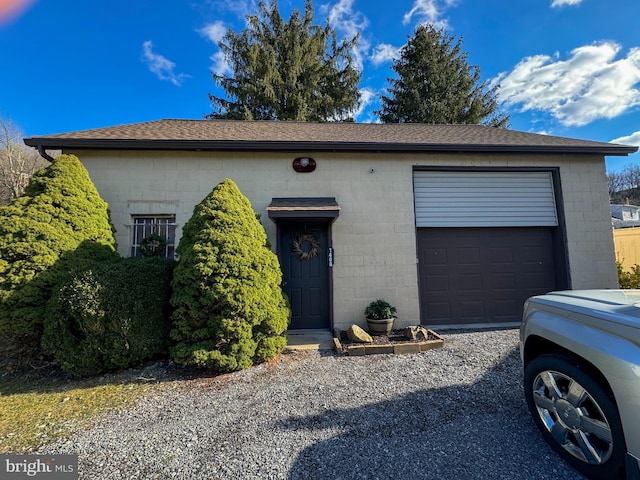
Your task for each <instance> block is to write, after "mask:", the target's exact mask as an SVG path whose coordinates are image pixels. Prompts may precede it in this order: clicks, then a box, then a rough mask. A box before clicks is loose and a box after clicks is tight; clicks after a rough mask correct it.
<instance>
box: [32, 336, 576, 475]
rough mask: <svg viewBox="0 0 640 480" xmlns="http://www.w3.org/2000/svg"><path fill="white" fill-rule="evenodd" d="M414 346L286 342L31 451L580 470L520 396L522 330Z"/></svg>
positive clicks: (378, 469) (238, 471)
mask: <svg viewBox="0 0 640 480" xmlns="http://www.w3.org/2000/svg"><path fill="white" fill-rule="evenodd" d="M444 337H445V346H444V347H443V348H441V349H438V350H431V351H428V352H424V353H419V354H410V355H397V356H394V355H370V356H367V357H342V356H337V355H335V354H334V353H332V352H294V353H287V354H284V355H283V356H282V357H281V358H280V359H279V360H278V361H277V362H275V363H274V364H272V365H260V366H258V367H254V368H251V369H249V370H246V371H243V372H238V373H234V374H230V375H224V376H220V377H213V378H197V379H192V380H182V381H170V382H169V383H168V388H167V389H166V390H164V391H162V392H160V393H157V394H154V395H152V396H149V397H147V398H146V399H144V400H143V401H141V402H140V403H139V404H137V405H136V406H135V407H134V408H131V409H129V410H126V411H124V412H119V413H118V414H112V415H108V416H106V417H103V418H101V419H100V420H99V421H98V422H97V423H96V424H95V426H94V427H93V428H91V429H88V430H85V431H82V432H80V433H78V434H76V435H75V436H73V437H72V438H70V439H68V440H66V441H63V442H60V443H57V444H53V445H49V446H47V447H46V448H43V449H42V450H41V451H40V452H38V453H75V454H79V455H80V473H81V475H80V478H84V479H101V480H102V479H131V478H141V479H151V478H153V479H155V478H158V479H161V478H162V479H164V478H180V479H206V478H210V479H300V480H302V479H304V480H309V479H345V480H346V479H366V480H372V479H456V480H461V479H474V480H475V479H509V480H513V479H563V480H573V479H581V478H582V477H581V476H580V475H578V474H577V473H576V472H575V471H574V470H573V469H571V468H570V467H568V466H567V465H566V464H564V463H563V462H562V460H560V458H559V457H558V456H556V454H555V453H554V452H553V451H552V450H551V449H550V448H548V447H547V445H546V444H545V443H544V442H543V440H542V438H541V436H540V435H539V434H538V432H537V430H536V429H535V427H534V426H533V423H532V421H531V419H530V417H529V414H528V412H527V409H526V406H525V402H524V399H523V395H522V387H521V373H520V360H519V357H518V350H517V342H518V332H517V330H515V329H511V330H497V331H485V332H473V333H464V332H462V333H448V332H444Z"/></svg>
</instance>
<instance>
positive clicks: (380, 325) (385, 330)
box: [367, 317, 394, 335]
mask: <svg viewBox="0 0 640 480" xmlns="http://www.w3.org/2000/svg"><path fill="white" fill-rule="evenodd" d="M393 320H394V318H393V317H391V318H383V319H381V320H374V319H373V318H367V325H368V327H369V333H370V334H371V335H388V334H389V333H391V330H393Z"/></svg>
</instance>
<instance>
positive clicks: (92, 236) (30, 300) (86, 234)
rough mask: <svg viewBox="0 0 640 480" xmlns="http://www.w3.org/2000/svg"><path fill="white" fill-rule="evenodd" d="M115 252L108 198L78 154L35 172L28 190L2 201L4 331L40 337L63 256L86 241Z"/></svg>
mask: <svg viewBox="0 0 640 480" xmlns="http://www.w3.org/2000/svg"><path fill="white" fill-rule="evenodd" d="M86 241H88V242H93V243H96V244H100V245H103V246H105V248H107V250H108V252H110V253H111V254H113V255H116V254H115V247H116V242H115V238H114V235H113V227H112V225H111V219H110V215H109V210H108V208H107V204H106V203H105V202H104V200H102V199H101V198H100V196H99V194H98V191H97V190H96V188H95V186H94V185H93V182H92V181H91V179H90V178H89V174H88V172H87V170H86V169H85V168H84V166H83V165H82V164H81V163H80V161H79V160H78V159H77V158H76V157H75V156H73V155H60V156H59V157H58V158H57V159H56V160H55V161H54V162H53V163H52V164H51V165H49V166H48V167H46V168H44V169H42V170H39V171H38V172H36V173H35V174H34V175H33V177H32V178H31V181H30V182H29V184H28V185H27V188H26V189H25V192H24V194H23V195H22V196H21V197H18V198H17V199H15V200H14V201H13V202H12V203H11V204H10V205H7V206H4V207H0V335H2V336H4V338H5V339H6V338H7V336H11V337H15V338H16V339H23V340H24V341H25V342H26V343H29V344H33V342H39V339H40V336H41V334H42V324H43V318H44V310H45V305H46V303H47V300H48V299H49V298H50V296H51V293H52V292H51V290H52V288H53V285H54V284H55V283H56V281H57V279H56V278H55V274H53V272H56V271H57V272H58V273H60V274H64V270H65V269H64V268H57V269H54V266H58V267H59V264H60V262H61V259H62V257H63V256H65V255H68V254H69V253H70V252H73V251H74V250H75V249H76V248H78V246H79V245H80V244H81V243H83V242H86Z"/></svg>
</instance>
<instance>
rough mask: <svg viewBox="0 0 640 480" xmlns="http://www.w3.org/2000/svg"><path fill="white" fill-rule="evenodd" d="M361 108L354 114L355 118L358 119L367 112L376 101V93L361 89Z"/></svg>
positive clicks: (368, 89)
mask: <svg viewBox="0 0 640 480" xmlns="http://www.w3.org/2000/svg"><path fill="white" fill-rule="evenodd" d="M359 93H360V106H359V107H358V110H356V111H355V113H354V115H353V116H354V118H356V119H357V118H358V117H359V116H360V115H362V113H363V112H364V111H366V110H367V109H368V107H369V105H371V103H372V102H373V101H374V100H375V99H376V92H375V91H373V90H372V89H370V88H361V89H360V91H359Z"/></svg>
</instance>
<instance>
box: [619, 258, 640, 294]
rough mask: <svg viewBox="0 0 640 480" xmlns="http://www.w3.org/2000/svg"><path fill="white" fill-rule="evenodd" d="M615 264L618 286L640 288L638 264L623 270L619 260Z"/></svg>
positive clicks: (639, 266) (639, 268)
mask: <svg viewBox="0 0 640 480" xmlns="http://www.w3.org/2000/svg"><path fill="white" fill-rule="evenodd" d="M616 266H617V267H618V283H619V284H620V288H640V265H633V266H632V267H631V270H629V271H624V270H623V268H622V264H621V263H620V262H616Z"/></svg>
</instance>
